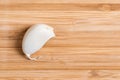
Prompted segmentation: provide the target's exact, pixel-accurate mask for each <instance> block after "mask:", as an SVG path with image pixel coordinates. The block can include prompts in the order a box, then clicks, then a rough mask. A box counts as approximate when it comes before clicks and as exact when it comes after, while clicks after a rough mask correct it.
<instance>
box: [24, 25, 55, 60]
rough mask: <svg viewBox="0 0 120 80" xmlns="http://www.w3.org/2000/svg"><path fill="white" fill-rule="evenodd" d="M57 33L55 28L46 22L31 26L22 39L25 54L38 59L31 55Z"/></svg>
mask: <svg viewBox="0 0 120 80" xmlns="http://www.w3.org/2000/svg"><path fill="white" fill-rule="evenodd" d="M54 36H55V34H54V32H53V28H52V27H50V26H48V25H46V24H36V25H33V26H32V27H30V28H29V29H28V30H27V32H26V33H25V35H24V37H23V41H22V49H23V52H24V54H25V55H26V56H27V57H28V58H29V59H30V60H36V59H37V58H31V57H30V56H31V55H32V54H34V53H35V52H37V51H38V50H39V49H41V48H42V47H43V45H44V44H45V43H46V42H47V41H48V40H49V39H50V38H52V37H54Z"/></svg>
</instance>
